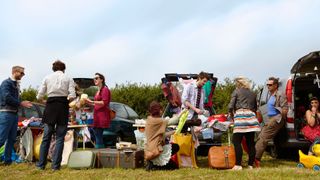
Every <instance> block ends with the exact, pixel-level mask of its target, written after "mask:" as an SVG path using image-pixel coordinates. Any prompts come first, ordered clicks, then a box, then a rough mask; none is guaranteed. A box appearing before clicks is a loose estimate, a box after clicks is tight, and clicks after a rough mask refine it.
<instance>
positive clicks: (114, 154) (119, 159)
mask: <svg viewBox="0 0 320 180" xmlns="http://www.w3.org/2000/svg"><path fill="white" fill-rule="evenodd" d="M92 151H93V152H94V153H95V154H96V157H97V158H96V167H97V168H119V167H120V168H130V169H135V168H141V167H143V166H144V151H143V150H139V151H136V150H121V151H119V150H117V149H109V148H106V149H94V150H92Z"/></svg>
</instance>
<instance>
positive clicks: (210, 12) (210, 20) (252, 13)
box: [0, 0, 320, 88]
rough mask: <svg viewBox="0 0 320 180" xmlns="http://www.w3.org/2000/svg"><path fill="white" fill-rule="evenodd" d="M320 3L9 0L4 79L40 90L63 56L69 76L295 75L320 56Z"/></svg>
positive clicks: (115, 80) (1, 33)
mask: <svg viewBox="0 0 320 180" xmlns="http://www.w3.org/2000/svg"><path fill="white" fill-rule="evenodd" d="M318 7H320V1H317V0H259V1H255V0H241V1H239V0H228V1H225V0H200V1H195V0H152V1H150V0H90V1H89V0H28V1H26V0H10V1H5V0H0V80H1V81H2V80H3V79H5V78H7V77H9V76H10V74H11V67H12V66H14V65H21V66H24V67H25V68H26V69H25V74H26V75H25V77H24V78H23V79H22V84H21V86H22V87H23V88H27V87H29V86H31V87H34V88H38V87H39V85H40V84H41V81H42V79H43V78H44V77H45V76H46V75H47V74H49V73H52V69H51V68H52V63H53V62H54V61H55V60H56V59H60V60H61V61H63V62H65V63H66V66H67V69H66V74H67V75H68V76H70V77H94V74H95V73H96V72H100V73H102V74H104V75H105V76H106V82H107V84H108V85H109V86H110V87H114V86H115V84H126V83H128V82H129V83H142V84H150V85H153V84H156V83H159V82H160V80H161V78H162V77H163V76H164V74H165V73H199V72H200V71H206V72H210V73H214V75H215V76H216V77H217V78H218V79H219V80H218V82H220V83H223V80H224V79H225V78H230V79H233V78H235V77H237V76H240V75H241V76H246V77H247V78H249V79H250V80H252V81H253V82H255V83H256V84H258V85H259V84H263V83H264V82H265V81H266V79H267V78H268V77H269V76H275V77H281V78H283V77H289V75H290V69H291V67H292V66H293V65H294V63H295V62H296V61H297V60H298V59H299V58H301V57H302V56H304V55H306V54H308V53H309V52H312V51H317V50H319V49H320V48H319V45H320V33H319V32H320V23H319V22H320V18H319V17H320V11H319V8H318Z"/></svg>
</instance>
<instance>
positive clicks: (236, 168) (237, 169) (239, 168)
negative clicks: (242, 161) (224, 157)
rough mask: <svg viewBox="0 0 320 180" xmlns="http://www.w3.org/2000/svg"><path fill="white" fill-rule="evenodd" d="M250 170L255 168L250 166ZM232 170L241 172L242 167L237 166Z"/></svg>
mask: <svg viewBox="0 0 320 180" xmlns="http://www.w3.org/2000/svg"><path fill="white" fill-rule="evenodd" d="M248 169H250V170H251V169H253V166H248ZM231 170H235V171H239V170H242V166H238V165H235V166H233V168H232V169H231Z"/></svg>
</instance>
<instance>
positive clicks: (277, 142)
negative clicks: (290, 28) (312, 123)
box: [257, 51, 320, 157]
mask: <svg viewBox="0 0 320 180" xmlns="http://www.w3.org/2000/svg"><path fill="white" fill-rule="evenodd" d="M319 68H320V51H316V52H311V53H309V54H307V55H305V56H303V57H302V58H300V59H299V60H298V61H297V62H296V63H295V64H294V65H293V67H292V68H291V72H290V74H291V75H290V76H289V78H284V79H281V80H280V81H279V88H278V90H279V91H280V92H282V93H284V94H286V96H287V101H288V107H289V111H288V114H287V118H286V124H285V126H284V127H283V128H282V129H281V130H280V131H279V133H278V134H277V135H276V137H275V138H274V141H273V142H271V143H269V150H270V152H271V155H272V156H274V157H278V156H286V155H287V154H288V152H293V153H294V156H296V157H297V156H298V149H302V150H304V151H308V148H309V146H310V142H309V141H307V140H306V139H305V138H304V136H303V134H302V132H301V129H302V128H303V126H305V125H306V120H305V117H304V116H305V112H306V110H307V109H308V108H309V107H308V106H309V104H310V97H317V98H320V79H319V77H320V72H319ZM269 97H270V93H269V92H268V88H267V86H266V85H265V86H264V87H263V89H261V91H260V93H259V94H258V98H257V99H258V105H259V110H260V112H261V114H262V120H263V121H264V123H267V120H268V118H267V101H268V99H269Z"/></svg>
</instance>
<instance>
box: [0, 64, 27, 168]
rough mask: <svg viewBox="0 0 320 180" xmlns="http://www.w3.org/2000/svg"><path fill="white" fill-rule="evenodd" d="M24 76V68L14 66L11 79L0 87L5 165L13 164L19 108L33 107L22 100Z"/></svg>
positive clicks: (0, 138)
mask: <svg viewBox="0 0 320 180" xmlns="http://www.w3.org/2000/svg"><path fill="white" fill-rule="evenodd" d="M23 76H24V67H21V66H13V67H12V75H11V77H9V78H8V79H6V80H4V81H3V82H2V83H1V86H0V147H2V146H3V145H4V144H5V151H4V164H5V165H10V164H11V163H12V160H11V155H12V149H13V144H14V143H15V141H16V136H17V128H18V108H19V106H23V107H26V108H30V107H31V106H32V104H31V102H29V101H21V100H20V89H19V81H20V80H21V79H22V77H23ZM5 142H6V143H5Z"/></svg>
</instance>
